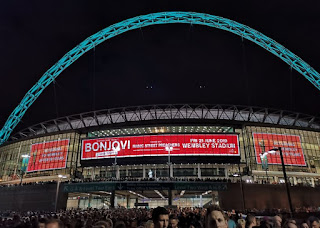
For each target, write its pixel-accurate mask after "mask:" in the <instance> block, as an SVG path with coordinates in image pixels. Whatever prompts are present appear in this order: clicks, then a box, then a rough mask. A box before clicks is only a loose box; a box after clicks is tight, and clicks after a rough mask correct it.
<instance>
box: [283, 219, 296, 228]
mask: <svg viewBox="0 0 320 228" xmlns="http://www.w3.org/2000/svg"><path fill="white" fill-rule="evenodd" d="M282 227H283V228H298V227H297V222H296V220H295V219H292V218H291V219H288V220H286V221H285V222H284V224H283V226H282Z"/></svg>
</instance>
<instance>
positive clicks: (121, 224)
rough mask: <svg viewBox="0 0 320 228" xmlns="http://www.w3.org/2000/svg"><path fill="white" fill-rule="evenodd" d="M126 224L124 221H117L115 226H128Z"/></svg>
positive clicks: (118, 227) (124, 227) (119, 227)
mask: <svg viewBox="0 0 320 228" xmlns="http://www.w3.org/2000/svg"><path fill="white" fill-rule="evenodd" d="M126 227H127V226H126V224H125V222H124V221H116V223H115V224H114V228H126Z"/></svg>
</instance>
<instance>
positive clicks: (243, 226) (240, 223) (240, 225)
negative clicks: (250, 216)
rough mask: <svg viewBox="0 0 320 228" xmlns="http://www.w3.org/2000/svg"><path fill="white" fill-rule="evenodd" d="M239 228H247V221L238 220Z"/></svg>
mask: <svg viewBox="0 0 320 228" xmlns="http://www.w3.org/2000/svg"><path fill="white" fill-rule="evenodd" d="M237 222H238V224H237V228H245V227H246V220H244V219H238V221H237Z"/></svg>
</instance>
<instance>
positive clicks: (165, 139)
mask: <svg viewBox="0 0 320 228" xmlns="http://www.w3.org/2000/svg"><path fill="white" fill-rule="evenodd" d="M169 153H170V156H213V155H215V156H239V155H240V152H239V142H238V135H235V134H183V135H182V134H170V135H144V136H127V137H107V138H96V139H84V140H83V141H82V150H81V159H82V160H90V159H103V158H114V157H115V156H117V158H118V157H119V158H121V157H123V158H125V157H143V156H168V155H169Z"/></svg>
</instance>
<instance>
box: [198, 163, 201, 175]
mask: <svg viewBox="0 0 320 228" xmlns="http://www.w3.org/2000/svg"><path fill="white" fill-rule="evenodd" d="M198 178H201V168H200V163H198Z"/></svg>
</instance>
